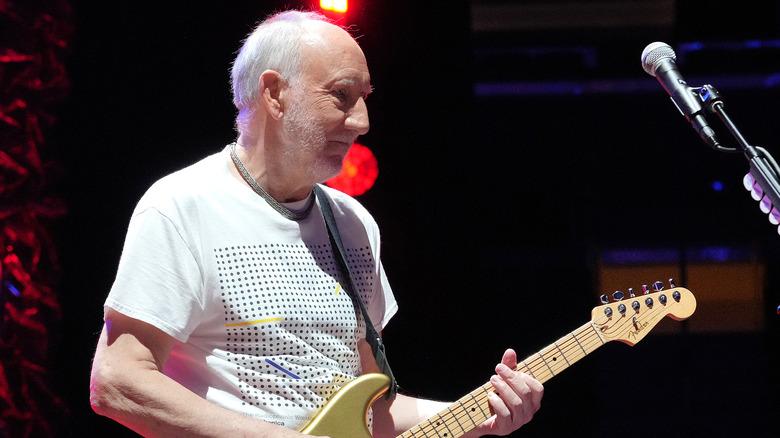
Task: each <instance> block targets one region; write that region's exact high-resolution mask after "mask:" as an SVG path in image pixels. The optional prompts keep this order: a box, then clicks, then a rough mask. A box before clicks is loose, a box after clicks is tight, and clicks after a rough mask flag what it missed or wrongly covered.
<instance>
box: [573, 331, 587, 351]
mask: <svg viewBox="0 0 780 438" xmlns="http://www.w3.org/2000/svg"><path fill="white" fill-rule="evenodd" d="M571 337H572V338H573V339H574V340H575V341H577V345H579V346H580V348H582V352H583V353H585V354H588V352H587V351H585V348H584V347H583V346H582V344H580V340H579V339H577V337H576V336H574V333H572V335H571Z"/></svg>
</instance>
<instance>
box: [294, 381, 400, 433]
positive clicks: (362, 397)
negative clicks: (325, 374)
mask: <svg viewBox="0 0 780 438" xmlns="http://www.w3.org/2000/svg"><path fill="white" fill-rule="evenodd" d="M388 388H390V378H389V377H387V376H386V375H384V374H379V373H374V374H364V375H362V376H360V377H358V378H357V379H355V380H352V381H350V382H349V383H347V384H346V385H344V387H343V388H341V389H339V390H338V391H337V392H336V393H335V394H333V396H332V397H331V398H330V400H328V403H327V404H326V405H325V406H324V407H323V408H322V410H321V411H320V412H318V413H317V415H316V416H315V417H314V419H312V420H311V422H309V424H307V425H306V427H305V428H304V429H303V430H301V432H302V433H305V434H307V435H318V436H330V437H339V436H344V437H350V438H371V432H370V431H369V430H368V426H367V425H366V417H367V415H368V409H369V408H370V407H371V405H372V404H373V403H374V401H376V399H378V398H379V397H380V396H382V394H384V393H385V392H387V390H388Z"/></svg>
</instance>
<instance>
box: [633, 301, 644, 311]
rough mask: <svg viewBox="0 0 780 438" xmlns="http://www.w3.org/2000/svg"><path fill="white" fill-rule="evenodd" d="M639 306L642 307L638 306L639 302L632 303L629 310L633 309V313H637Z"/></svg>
mask: <svg viewBox="0 0 780 438" xmlns="http://www.w3.org/2000/svg"><path fill="white" fill-rule="evenodd" d="M641 306H642V305H641V304H639V301H632V302H631V308H632V309H634V312H639V308H640V307H641Z"/></svg>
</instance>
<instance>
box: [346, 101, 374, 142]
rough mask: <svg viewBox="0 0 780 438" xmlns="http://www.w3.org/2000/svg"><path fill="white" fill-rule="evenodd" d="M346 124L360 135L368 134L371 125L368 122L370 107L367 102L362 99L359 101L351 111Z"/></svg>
mask: <svg viewBox="0 0 780 438" xmlns="http://www.w3.org/2000/svg"><path fill="white" fill-rule="evenodd" d="M344 123H345V125H346V126H347V128H348V129H351V130H353V131H355V132H357V133H358V134H359V135H363V134H365V133H367V132H368V130H369V128H370V124H369V122H368V107H367V106H366V101H365V100H363V99H362V98H360V99H358V100H357V103H355V106H353V107H352V108H351V109H350V110H349V113H348V114H347V119H346V120H345V122H344Z"/></svg>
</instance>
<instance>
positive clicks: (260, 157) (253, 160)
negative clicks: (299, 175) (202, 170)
mask: <svg viewBox="0 0 780 438" xmlns="http://www.w3.org/2000/svg"><path fill="white" fill-rule="evenodd" d="M248 141H249V139H248V138H247V137H246V136H243V135H242V136H240V137H239V138H238V141H237V144H236V155H237V156H238V158H239V160H241V163H242V164H243V165H244V167H245V168H246V170H247V171H248V173H249V175H250V176H251V177H252V178H254V180H255V181H256V182H257V184H259V185H260V187H262V188H263V189H264V190H265V191H266V192H267V193H268V194H269V195H270V196H271V197H272V198H274V199H276V200H277V201H279V202H282V203H284V202H295V201H301V200H303V199H306V198H307V197H308V196H309V195H310V194H311V191H312V188H313V184H308V183H296V178H294V177H293V175H290V172H286V171H285V169H284V166H283V165H280V166H273V164H272V163H273V160H269V159H268V151H266V149H265V148H264V147H263V144H262V142H256V143H245V142H248ZM276 161H280V162H281V160H276ZM229 167H230V173H231V175H233V177H234V178H236V179H238V180H239V181H241V182H242V183H245V184H246V181H245V180H244V177H243V176H242V175H241V173H239V171H238V169H236V166H235V165H234V163H233V162H232V160H231V162H230V163H229Z"/></svg>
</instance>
